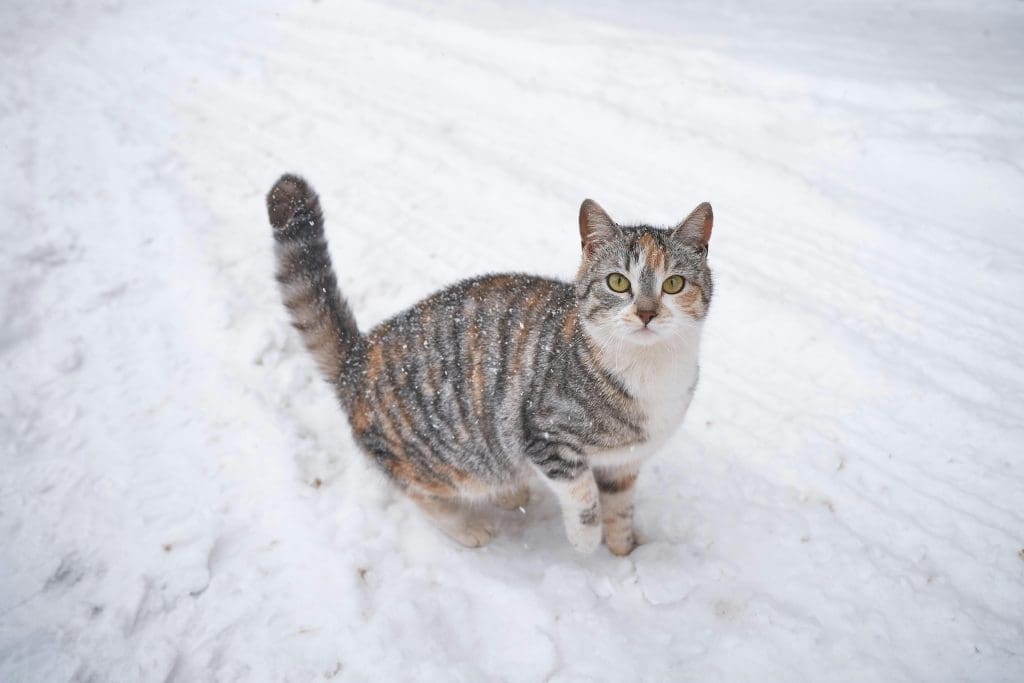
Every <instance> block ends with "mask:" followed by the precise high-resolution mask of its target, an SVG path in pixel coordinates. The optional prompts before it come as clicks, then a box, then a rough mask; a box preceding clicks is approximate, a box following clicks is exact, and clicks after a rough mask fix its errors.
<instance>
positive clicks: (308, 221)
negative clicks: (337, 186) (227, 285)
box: [267, 174, 362, 393]
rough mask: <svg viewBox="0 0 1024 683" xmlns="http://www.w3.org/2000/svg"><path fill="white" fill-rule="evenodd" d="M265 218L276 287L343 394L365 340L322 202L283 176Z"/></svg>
mask: <svg viewBox="0 0 1024 683" xmlns="http://www.w3.org/2000/svg"><path fill="white" fill-rule="evenodd" d="M267 213H268V214H269V216H270V225H272V226H273V228H274V242H275V247H274V252H275V254H276V255H277V281H278V282H279V283H281V296H282V298H283V299H284V305H285V307H287V308H288V311H289V312H290V313H291V318H292V325H294V326H295V328H296V329H297V330H298V331H299V332H300V333H301V334H302V341H304V342H305V343H306V348H307V349H309V352H310V353H311V354H313V358H315V359H316V362H317V365H319V366H320V371H321V372H322V373H323V374H324V376H325V377H326V378H327V380H328V381H329V382H331V383H332V384H335V385H336V386H337V387H338V388H339V389H342V388H343V387H342V384H343V381H342V380H343V378H342V372H343V371H344V368H345V361H346V360H347V359H348V357H349V355H350V354H351V353H353V352H354V351H355V350H356V349H357V347H358V346H359V345H360V344H361V343H362V335H361V334H360V333H359V327H358V326H357V325H356V319H355V317H354V316H353V315H352V310H351V309H350V308H349V307H348V303H347V302H346V301H345V299H344V298H343V297H342V296H341V293H340V292H339V291H338V280H337V278H335V276H334V269H333V268H332V267H331V257H330V255H329V254H328V253H327V239H326V238H325V237H324V217H323V213H322V212H321V211H320V199H319V198H318V197H317V195H316V192H314V191H313V188H311V187H310V186H309V184H308V183H307V182H306V181H305V180H303V179H302V178H300V177H299V176H296V175H291V174H285V175H283V176H281V178H280V179H279V180H278V181H277V182H276V183H274V187H272V188H271V189H270V192H269V193H268V194H267ZM341 393H345V392H341Z"/></svg>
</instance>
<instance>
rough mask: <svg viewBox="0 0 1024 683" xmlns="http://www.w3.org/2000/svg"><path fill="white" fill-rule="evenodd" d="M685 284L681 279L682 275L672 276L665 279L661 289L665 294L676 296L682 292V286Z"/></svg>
mask: <svg viewBox="0 0 1024 683" xmlns="http://www.w3.org/2000/svg"><path fill="white" fill-rule="evenodd" d="M685 284H686V280H684V279H683V276H682V275H672V276H669V277H667V278H665V282H663V283H662V285H661V289H662V291H664V292H665V293H666V294H678V293H679V292H681V291H683V285H685Z"/></svg>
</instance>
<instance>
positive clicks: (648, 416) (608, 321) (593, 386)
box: [267, 175, 712, 555]
mask: <svg viewBox="0 0 1024 683" xmlns="http://www.w3.org/2000/svg"><path fill="white" fill-rule="evenodd" d="M267 209H268V213H269V216H270V223H271V225H272V226H273V230H274V239H275V251H276V255H277V280H278V282H279V283H280V285H281V292H282V295H283V298H284V303H285V306H286V307H287V308H288V310H289V311H290V312H291V317H292V321H293V324H294V325H295V327H296V328H297V329H298V330H299V332H301V334H302V338H303V340H304V342H305V344H306V347H307V348H308V349H309V351H310V352H311V353H312V355H313V357H314V358H315V359H316V362H317V363H318V364H319V367H320V370H321V372H322V373H323V375H324V376H325V377H326V378H327V380H328V381H329V382H330V383H331V384H332V385H333V387H334V389H335V392H336V393H337V396H338V399H339V401H340V402H341V405H342V406H343V408H344V409H345V412H346V413H347V414H348V419H349V422H350V424H351V426H352V432H353V434H354V436H355V440H356V441H357V442H358V443H359V445H360V447H361V448H362V449H363V450H364V451H365V452H366V454H367V455H368V456H369V457H370V458H371V459H372V460H373V462H374V463H375V464H376V465H377V466H378V467H380V469H381V470H383V471H384V472H385V473H386V474H387V476H388V477H389V478H390V479H391V481H393V482H394V483H395V484H396V485H397V487H398V488H399V489H401V490H402V491H404V492H405V493H406V494H407V495H408V496H409V497H410V498H411V499H412V500H413V501H415V502H416V503H417V504H418V505H419V507H420V508H421V509H422V510H423V511H424V512H425V513H426V514H427V515H428V516H429V517H430V518H431V519H432V520H433V521H434V522H435V523H436V524H437V526H438V527H440V528H441V530H443V531H444V532H445V533H447V534H448V535H450V536H451V537H452V538H454V539H455V540H457V541H459V542H460V543H462V544H464V545H467V546H481V545H483V544H485V543H487V541H489V540H490V537H491V530H490V529H489V528H488V526H487V523H486V521H485V520H484V519H483V518H482V517H481V516H479V515H477V514H474V507H475V504H478V503H479V502H481V501H485V500H489V501H493V502H495V503H497V504H498V505H500V506H502V507H506V508H509V509H512V508H515V507H518V506H520V505H523V504H525V503H526V500H527V496H528V492H527V491H528V490H527V481H528V480H529V478H530V477H531V476H533V475H539V476H540V478H541V479H542V480H543V481H544V482H545V483H546V484H547V485H548V487H550V488H551V490H552V491H554V493H555V495H556V496H557V498H558V500H559V502H560V504H561V509H562V513H563V518H564V522H565V529H566V534H567V535H568V537H569V540H570V542H571V543H572V545H573V546H574V547H575V548H576V549H577V550H579V551H581V552H592V551H593V550H594V549H595V548H596V547H597V546H598V545H599V544H600V542H601V539H602V528H603V532H604V533H603V538H604V541H605V543H606V544H607V546H608V548H609V550H611V552H613V553H615V554H616V555H625V554H628V553H629V552H630V551H631V550H633V548H634V547H635V545H636V541H635V537H634V534H633V504H632V498H633V485H634V482H635V481H636V477H637V472H638V469H639V467H640V465H641V463H643V461H644V460H645V459H646V458H647V457H648V456H649V455H651V453H652V452H654V451H655V450H656V449H657V448H658V447H659V446H660V445H661V444H662V443H663V442H664V441H665V440H666V438H668V437H669V436H670V435H671V434H672V432H673V431H675V429H676V428H677V427H678V426H679V424H680V423H681V422H682V420H683V416H684V415H685V414H686V410H687V408H688V407H689V405H690V399H691V398H692V396H693V392H694V389H695V387H696V384H697V375H698V367H697V353H698V347H699V345H700V334H701V327H702V323H703V320H704V316H705V314H706V313H707V310H708V304H709V303H710V301H711V291H712V283H711V271H710V270H709V268H708V265H707V253H708V240H709V238H710V237H711V227H712V214H711V206H710V205H709V204H707V203H704V204H701V205H700V206H698V207H697V208H696V209H694V210H693V212H692V213H691V214H690V215H689V216H688V217H687V218H686V219H685V220H683V221H682V222H681V223H679V224H678V225H676V226H675V227H673V228H669V229H662V228H653V227H650V226H647V225H637V226H623V225H617V224H615V223H614V222H613V221H612V219H611V218H609V216H608V214H607V213H605V212H604V210H602V209H601V207H600V206H598V205H597V203H595V202H594V201H591V200H589V199H588V200H586V201H584V202H583V205H582V206H581V207H580V219H579V224H580V237H581V240H582V246H583V256H582V262H581V264H580V267H579V271H578V272H577V273H576V279H575V281H573V282H571V283H569V282H561V281H558V280H549V279H546V278H542V277H536V276H532V275H522V274H507V275H486V276H482V277H477V278H473V279H469V280H464V281H462V282H459V283H458V284H455V285H453V286H451V287H449V288H447V289H444V290H441V291H440V292H437V293H436V294H433V295H432V296H430V297H428V298H426V299H424V300H423V301H421V302H419V303H418V304H416V305H415V306H413V307H412V308H410V309H409V310H407V311H405V312H403V313H400V314H398V315H397V316H395V317H394V318H391V319H390V320H388V321H386V322H383V323H381V324H380V325H378V326H377V327H375V328H374V329H372V330H370V331H369V332H368V333H366V334H363V333H361V332H360V331H359V328H358V327H357V325H356V321H355V318H354V317H353V315H352V311H351V309H350V308H349V306H348V304H347V303H346V301H345V299H344V298H343V297H342V296H341V295H340V293H339V291H338V284H337V280H336V278H335V275H334V271H333V269H332V267H331V260H330V257H329V255H328V252H327V242H326V240H325V238H324V229H323V216H322V213H321V210H320V202H319V199H318V198H317V195H316V193H315V192H313V190H312V189H311V188H310V186H309V185H308V184H307V183H306V181H305V180H303V179H302V178H300V177H297V176H294V175H285V176H282V177H281V179H280V180H278V181H277V183H276V184H275V185H274V187H273V188H272V189H271V190H270V193H269V194H268V195H267Z"/></svg>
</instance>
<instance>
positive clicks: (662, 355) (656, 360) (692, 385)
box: [589, 344, 698, 467]
mask: <svg viewBox="0 0 1024 683" xmlns="http://www.w3.org/2000/svg"><path fill="white" fill-rule="evenodd" d="M615 374H616V376H617V377H618V378H619V380H620V381H621V382H622V383H623V385H624V386H625V388H626V390H627V391H629V393H630V394H631V395H632V396H633V397H634V398H635V399H636V401H637V402H638V403H639V407H640V409H641V411H642V412H643V413H644V415H645V416H646V418H647V420H646V424H645V427H646V432H647V440H646V441H645V442H644V443H642V444H638V445H636V446H629V447H627V448H621V449H613V450H609V451H600V452H595V453H592V454H590V456H589V459H590V461H591V463H592V464H593V465H596V466H605V467H614V466H621V465H626V464H629V463H631V462H636V461H640V460H643V459H645V458H647V457H649V456H651V455H653V454H654V453H655V452H656V451H657V450H658V449H659V448H660V447H661V446H662V445H663V444H664V443H665V441H666V440H667V439H668V438H669V437H670V436H672V434H673V433H674V432H675V431H676V429H678V428H679V426H680V425H681V424H682V422H683V418H684V417H685V416H686V411H687V409H688V408H689V407H690V401H691V400H692V399H693V393H694V390H695V389H696V384H697V375H698V366H697V345H696V344H693V345H692V347H688V348H683V349H680V348H679V347H676V348H673V349H671V350H668V351H663V350H650V351H648V352H647V353H643V354H638V355H637V356H635V357H633V358H630V359H628V360H627V359H623V362H622V363H621V364H620V365H619V367H617V368H616V369H615Z"/></svg>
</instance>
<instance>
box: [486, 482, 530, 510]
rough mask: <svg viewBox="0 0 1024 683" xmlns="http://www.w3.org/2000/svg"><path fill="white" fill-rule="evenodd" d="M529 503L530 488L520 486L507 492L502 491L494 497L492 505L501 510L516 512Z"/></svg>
mask: <svg viewBox="0 0 1024 683" xmlns="http://www.w3.org/2000/svg"><path fill="white" fill-rule="evenodd" d="M529 502H530V487H528V486H527V485H526V484H522V485H520V486H519V487H518V488H514V489H511V490H508V491H502V492H501V493H499V494H498V495H497V496H495V497H494V504H495V505H497V506H498V507H499V508H501V509H502V510H517V509H519V508H524V507H526V504H527V503H529Z"/></svg>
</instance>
